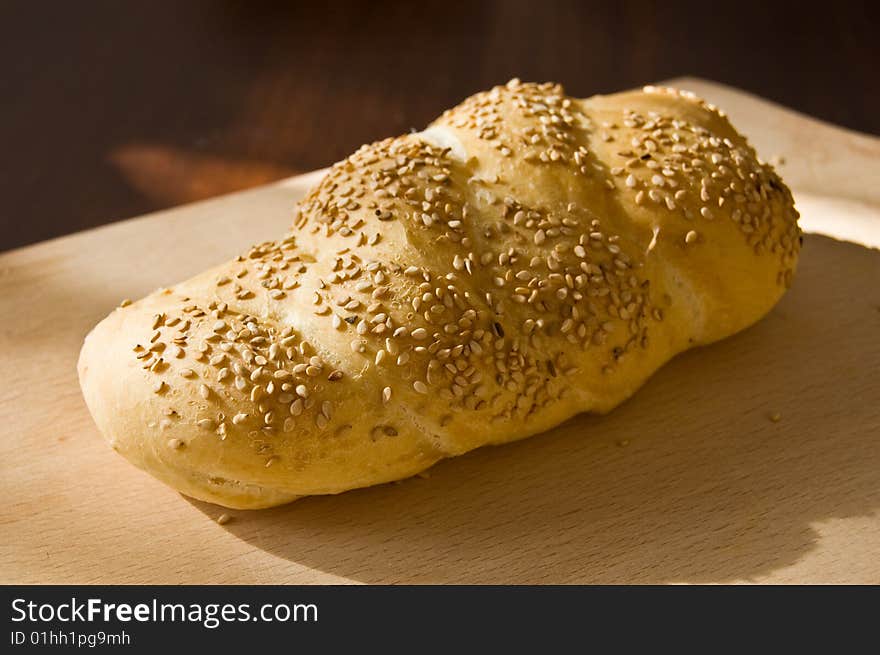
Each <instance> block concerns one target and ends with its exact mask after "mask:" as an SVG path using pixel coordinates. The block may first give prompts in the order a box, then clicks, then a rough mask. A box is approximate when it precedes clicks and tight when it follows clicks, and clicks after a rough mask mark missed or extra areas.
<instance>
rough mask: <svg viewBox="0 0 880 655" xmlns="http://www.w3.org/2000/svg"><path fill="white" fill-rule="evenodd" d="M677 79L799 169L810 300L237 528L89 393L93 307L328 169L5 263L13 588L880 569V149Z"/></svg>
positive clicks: (284, 217)
mask: <svg viewBox="0 0 880 655" xmlns="http://www.w3.org/2000/svg"><path fill="white" fill-rule="evenodd" d="M674 83H675V84H676V85H677V86H680V87H683V88H687V89H690V90H693V91H695V92H697V93H699V94H700V95H703V96H704V97H706V98H708V99H710V100H712V101H714V102H716V103H717V104H718V105H719V106H721V107H722V108H724V109H725V110H726V111H727V112H728V113H729V114H730V115H731V118H732V120H733V122H734V124H735V125H736V126H737V127H738V128H740V129H741V130H742V131H743V132H745V133H746V134H747V135H749V136H750V138H751V140H752V142H753V143H754V144H755V145H756V146H757V148H758V150H759V152H760V153H761V154H762V156H763V157H764V158H766V159H769V158H771V157H774V156H782V157H784V158H785V164H783V165H782V166H781V167H780V168H781V171H782V174H783V177H784V178H785V179H786V181H787V182H788V183H789V184H790V185H791V186H792V187H793V188H794V189H795V197H796V199H797V203H798V207H799V209H800V210H801V213H802V214H803V217H804V218H803V221H804V223H803V224H804V226H805V227H806V229H807V230H808V231H809V232H811V234H808V235H807V236H806V239H805V243H804V249H803V253H802V258H801V266H800V271H799V273H798V275H797V277H796V279H795V283H794V286H793V288H792V290H791V292H790V293H789V294H788V295H787V296H786V297H785V298H784V299H783V301H782V302H781V303H780V304H779V306H778V307H777V308H776V309H775V310H774V311H773V312H772V314H771V315H770V316H768V317H767V318H766V319H765V320H763V321H762V322H761V323H759V324H758V325H757V326H755V327H754V328H752V329H750V330H748V331H746V332H744V333H742V334H740V335H738V336H735V337H733V338H731V339H729V340H726V341H724V342H722V343H719V344H717V345H714V346H711V347H708V348H703V349H699V350H696V351H690V352H688V353H686V354H685V355H683V356H680V357H678V358H676V359H675V360H674V361H673V362H671V363H670V364H669V365H667V366H666V367H664V368H663V369H662V370H661V371H660V372H658V373H657V374H656V375H655V376H654V377H653V378H652V379H651V380H650V381H649V382H648V384H647V385H646V386H645V387H644V388H643V389H642V390H641V391H640V392H639V393H638V394H637V395H636V396H635V397H633V398H632V399H631V400H630V401H628V402H627V403H625V404H624V405H623V406H622V407H620V408H618V409H617V410H616V411H614V412H613V413H611V414H610V415H608V416H605V417H595V416H580V417H577V418H575V419H573V420H571V421H569V422H568V423H566V424H565V425H563V426H561V427H559V428H557V429H555V430H552V431H550V432H548V433H547V434H544V435H541V436H539V437H534V438H532V439H528V440H526V441H523V442H519V443H515V444H511V445H507V446H502V447H495V448H484V449H481V450H478V451H476V452H473V453H471V454H469V455H466V456H464V457H459V458H456V459H453V460H447V461H445V462H442V463H440V464H438V465H437V466H435V467H434V468H433V469H431V470H430V471H429V474H428V475H426V476H425V477H419V478H413V479H411V480H407V481H404V482H402V483H398V484H392V485H384V486H380V487H374V488H370V489H365V490H360V491H354V492H349V493H346V494H343V495H340V496H335V497H316V498H308V499H304V500H300V501H297V502H295V503H293V504H291V505H289V506H286V507H282V508H277V509H273V510H265V511H259V512H230V514H231V515H232V516H233V518H232V520H231V521H230V522H229V523H227V524H226V525H223V526H221V525H218V524H217V523H216V522H215V519H216V518H217V517H218V516H219V515H220V514H221V513H222V510H220V509H219V508H217V507H214V506H211V505H207V504H204V503H199V502H195V501H191V500H187V499H186V498H184V497H182V496H180V495H178V494H176V493H175V492H174V491H172V490H171V489H168V488H166V487H164V486H163V485H161V484H160V483H158V482H156V481H155V480H153V479H152V478H150V477H149V476H147V475H146V474H144V473H141V472H139V471H137V470H136V469H134V468H133V467H132V466H130V465H129V464H128V463H126V462H125V461H124V460H123V459H122V458H120V457H119V456H118V455H116V454H115V453H113V452H112V451H111V450H110V448H109V447H107V446H106V445H105V444H104V442H103V440H102V439H100V437H99V436H98V434H97V431H96V429H95V428H94V426H93V425H92V422H91V419H90V418H89V416H88V413H87V411H86V408H85V405H84V403H83V401H82V399H81V397H80V392H79V388H78V385H77V381H76V371H75V363H76V356H77V353H78V351H79V347H80V343H81V341H82V338H83V336H84V335H85V333H86V332H87V331H88V330H89V329H90V328H91V327H92V326H93V325H94V324H95V323H96V322H97V321H99V320H100V319H101V318H102V317H103V316H104V315H106V314H107V313H108V312H109V311H110V310H111V309H112V308H113V307H114V306H115V305H116V304H117V303H118V302H119V301H120V300H121V299H122V298H124V297H131V298H135V297H138V296H141V295H143V294H146V293H148V292H149V291H151V290H152V289H154V288H156V287H159V286H163V285H166V284H171V283H173V282H175V281H178V280H180V279H182V278H185V277H187V276H189V275H191V274H193V273H196V272H198V271H200V270H201V269H203V268H205V267H207V266H209V265H211V264H213V263H216V262H219V261H222V260H223V259H224V258H227V257H230V256H233V255H235V254H237V253H238V252H240V251H242V250H244V248H245V247H246V246H247V245H248V244H250V243H254V242H257V241H260V240H263V239H268V238H272V237H275V236H277V235H278V234H279V233H281V231H282V230H283V229H284V228H285V227H286V226H287V224H288V223H289V220H290V215H291V212H290V210H291V208H292V206H293V203H294V202H295V200H296V199H297V198H298V197H299V196H300V195H301V194H302V193H303V191H304V190H305V189H306V188H307V187H308V186H309V185H310V184H312V183H313V182H314V181H315V180H316V179H317V177H316V176H317V175H318V174H310V175H307V176H303V177H298V178H293V179H291V180H287V181H285V182H282V183H279V184H276V185H271V186H268V187H263V188H260V189H257V190H253V191H248V192H244V193H240V194H235V195H232V196H225V197H221V198H218V199H215V200H210V201H207V202H203V203H199V204H196V205H190V206H187V207H181V208H178V209H174V210H170V211H165V212H161V213H158V214H153V215H150V216H146V217H143V218H139V219H134V220H130V221H126V222H123V223H117V224H115V225H111V226H108V227H103V228H99V229H96V230H92V231H89V232H84V233H80V234H76V235H73V236H69V237H64V238H61V239H57V240H54V241H49V242H45V243H42V244H38V245H35V246H32V247H28V248H24V249H21V250H17V251H12V252H8V253H5V254H2V255H0V316H2V320H3V323H2V328H0V371H2V395H0V493H2V496H3V503H2V505H0V582H2V583H347V582H366V583H377V582H378V583H444V582H458V583H666V582H692V583H693V582H696V583H701V582H741V581H742V582H798V583H800V582H851V583H869V582H870V583H880V557H878V556H877V553H880V378H878V373H880V338H878V337H880V251H878V250H877V249H876V248H877V247H878V246H880V185H878V184H877V182H878V180H880V139H875V138H871V137H867V136H863V135H858V134H855V133H852V132H848V131H845V130H841V129H838V128H835V127H832V126H829V125H824V124H821V123H819V122H817V121H814V120H812V119H809V118H807V117H804V116H801V115H798V114H796V113H794V112H791V111H788V110H785V109H782V108H780V107H777V106H774V105H772V104H770V103H767V102H765V101H763V100H760V99H757V98H754V97H751V96H748V95H746V94H743V93H741V92H738V91H735V90H733V89H729V88H726V87H722V86H719V85H716V84H712V83H708V82H705V81H701V80H696V79H680V80H675V81H674ZM853 101H858V98H857V97H855V98H853ZM46 192H47V193H51V190H47V191H46ZM776 414H778V415H779V420H778V421H773V420H771V418H770V417H771V416H773V415H776Z"/></svg>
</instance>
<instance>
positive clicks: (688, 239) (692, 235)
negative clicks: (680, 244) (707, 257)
mask: <svg viewBox="0 0 880 655" xmlns="http://www.w3.org/2000/svg"><path fill="white" fill-rule="evenodd" d="M697 236H698V235H697V233H696V232H695V231H694V230H690V231H689V232H688V233H687V234H685V235H684V242H685V243H694V242H695V241H696V240H697Z"/></svg>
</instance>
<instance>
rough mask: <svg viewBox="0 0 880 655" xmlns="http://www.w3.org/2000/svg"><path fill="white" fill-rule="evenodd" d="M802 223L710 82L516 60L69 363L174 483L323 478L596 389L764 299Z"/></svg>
mask: <svg viewBox="0 0 880 655" xmlns="http://www.w3.org/2000/svg"><path fill="white" fill-rule="evenodd" d="M798 236H799V234H798V228H797V213H796V212H795V210H794V208H793V203H792V198H791V194H790V192H789V191H788V189H787V188H786V187H785V186H784V184H783V183H782V182H781V181H780V180H779V178H778V177H777V176H776V174H775V173H774V172H773V171H772V169H771V168H770V167H769V166H767V165H765V164H762V163H761V162H759V161H758V160H757V157H756V155H755V153H754V151H753V150H752V148H751V147H749V146H748V144H747V143H746V142H745V140H744V139H743V138H742V137H741V136H740V135H738V134H737V133H736V132H735V131H734V129H733V128H732V127H731V126H730V124H729V122H728V121H727V120H726V118H725V117H724V116H723V115H722V114H721V113H720V112H718V111H717V110H716V109H715V108H714V107H711V106H710V105H708V104H706V103H705V102H703V101H700V100H698V99H696V98H693V97H692V96H688V95H686V94H681V93H679V92H676V91H672V90H665V89H647V90H646V91H644V92H634V93H624V94H616V95H612V96H604V97H603V96H597V97H594V98H589V99H587V100H577V99H573V98H568V97H567V96H565V95H564V93H563V91H562V89H561V87H559V86H558V85H551V84H545V85H534V84H521V83H519V82H518V81H516V80H514V81H512V82H510V83H509V84H507V85H506V86H503V87H497V88H495V89H492V90H491V91H488V92H486V93H481V94H477V95H476V96H473V97H472V98H469V99H467V100H466V101H465V102H464V103H462V104H461V105H459V106H458V107H456V108H455V109H452V110H450V111H447V112H446V113H444V114H443V116H441V117H440V118H439V119H438V120H437V121H436V122H435V123H434V124H433V125H432V126H431V127H430V128H429V129H428V130H426V131H425V132H423V133H420V134H412V135H406V136H402V137H397V138H394V139H387V140H385V141H381V142H378V143H375V144H371V145H368V146H364V147H362V148H361V149H360V150H358V152H356V153H355V154H354V155H352V156H351V157H349V158H348V159H346V160H345V161H343V162H340V163H339V164H336V165H335V166H334V167H333V168H332V169H331V171H330V172H329V173H328V175H327V176H326V177H325V178H324V179H323V180H322V181H321V182H320V183H319V184H318V186H317V187H316V188H315V189H314V190H313V191H312V192H311V193H310V194H309V195H308V197H306V198H305V199H304V200H303V201H302V202H301V203H300V206H299V208H298V210H297V215H296V218H295V220H294V228H293V230H292V231H291V232H290V234H288V235H287V236H286V237H285V238H284V239H282V240H281V241H278V242H272V243H265V244H261V245H258V246H255V247H253V248H252V249H250V250H249V251H248V252H247V253H246V254H245V255H243V256H242V257H239V258H238V259H237V260H235V261H233V262H230V263H228V264H225V265H222V266H220V267H218V268H216V269H213V270H212V271H208V272H206V273H204V274H202V275H199V276H197V277H195V278H193V279H191V280H189V281H187V282H183V283H181V284H179V285H177V286H176V287H174V288H173V289H169V290H163V291H159V292H156V293H154V294H152V295H150V296H148V297H147V298H145V299H143V300H141V301H139V302H137V303H134V304H132V305H130V306H127V307H124V308H119V309H117V310H116V311H115V312H114V313H113V314H111V315H110V316H109V317H108V318H107V319H105V320H104V321H103V322H102V323H101V324H100V325H98V326H97V327H96V328H95V330H94V331H93V332H92V333H91V334H90V335H89V337H88V338H87V339H86V343H85V345H84V347H83V351H82V354H81V357H80V379H81V383H82V387H83V391H84V394H85V396H86V400H87V402H88V404H89V407H90V409H91V411H92V414H93V416H94V417H95V420H96V422H97V423H98V426H99V427H100V429H101V431H102V432H103V433H104V434H105V435H106V436H107V438H108V439H109V440H110V441H111V443H113V444H114V447H115V448H116V449H117V450H119V451H120V452H121V453H122V454H124V455H125V456H126V457H128V458H129V459H130V460H132V461H133V462H134V463H135V464H137V465H138V466H141V467H142V468H144V469H146V470H148V471H150V472H151V473H153V474H154V475H156V476H157V477H159V478H160V479H162V480H164V481H165V482H167V483H169V484H171V485H172V486H174V487H176V488H177V489H179V490H181V491H182V492H184V493H186V494H188V495H191V496H194V497H197V498H202V499H205V500H210V501H212V502H216V503H219V504H223V505H227V506H230V507H263V506H270V505H275V504H279V503H282V502H287V501H289V500H292V499H293V498H295V497H298V496H302V495H309V494H324V493H337V492H340V491H345V490H347V489H351V488H355V487H361V486H366V485H371V484H376V483H380V482H386V481H390V480H395V479H400V478H403V477H407V476H409V475H413V474H414V473H417V472H419V471H421V470H423V469H424V468H427V467H428V466H430V465H431V464H433V463H434V462H436V461H437V460H438V459H440V458H442V457H446V456H449V455H454V454H459V453H462V452H465V451H467V450H470V449H472V448H475V447H478V446H481V445H485V444H489V443H502V442H505V441H510V440H513V439H519V438H522V437H526V436H529V435H532V434H536V433H538V432H541V431H543V430H545V429H547V428H549V427H551V426H553V425H555V424H557V423H559V422H561V421H563V420H565V419H566V418H569V417H570V416H572V415H573V414H575V413H578V412H582V411H596V412H605V411H608V410H610V409H611V408H613V407H614V406H615V405H617V404H619V403H620V402H622V401H623V400H625V399H626V398H627V397H629V396H630V395H631V394H632V393H633V392H634V391H635V390H636V389H637V388H638V387H639V386H640V385H641V384H642V383H643V382H644V381H645V380H646V379H647V377H648V376H649V375H650V374H651V373H653V371H655V370H656V369H657V368H658V367H659V366H661V365H662V364H663V363H664V362H666V361H667V360H668V359H670V358H671V357H672V356H674V355H675V354H676V353H678V352H680V351H682V350H684V349H687V348H688V347H690V346H693V345H696V344H702V343H708V342H711V341H714V340H717V339H720V338H723V337H725V336H728V335H729V334H732V333H734V332H736V331H738V330H741V329H743V328H744V327H747V326H748V325H750V324H752V323H754V322H755V321H756V320H758V319H759V318H760V317H761V316H763V315H764V314H765V313H766V312H767V311H769V309H770V308H771V307H772V306H773V305H774V304H775V303H776V301H777V300H778V299H779V297H780V296H781V295H782V293H783V292H784V290H785V288H786V287H787V286H788V285H789V284H790V282H791V276H792V274H793V271H794V267H795V264H796V260H797V254H798V248H799V242H798Z"/></svg>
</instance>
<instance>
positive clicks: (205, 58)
mask: <svg viewBox="0 0 880 655" xmlns="http://www.w3.org/2000/svg"><path fill="white" fill-rule="evenodd" d="M878 5H880V3H874V2H859V3H855V2H849V3H848V2H833V3H827V4H826V3H823V5H822V7H823V8H822V9H821V10H813V9H811V3H807V2H804V3H772V2H764V3H758V2H724V3H712V2H706V1H705V0H704V1H703V2H656V3H650V2H609V3H602V4H600V3H588V2H553V1H550V0H544V1H542V2H524V1H509V2H501V1H494V2H454V1H452V0H446V1H444V2H432V1H428V0H422V1H413V2H346V1H343V0H333V1H331V2H326V3H294V2H284V3H281V2H279V3H266V2H254V1H251V2H247V1H244V0H224V1H215V2H194V1H189V2H184V1H179V2H159V1H152V2H146V1H140V2H134V1H128V2H120V1H117V2H85V1H83V2H67V1H56V2H8V1H7V2H0V157H2V163H0V220H2V225H0V250H3V249H7V248H13V247H16V246H21V245H24V244H27V243H32V242H35V241H39V240H42V239H47V238H50V237H53V236H58V235H61V234H65V233H68V232H73V231H76V230H80V229H84V228H88V227H92V226H95V225H100V224H102V223H107V222H110V221H113V220H118V219H121V218H126V217H130V216H134V215H137V214H141V213H144V212H148V211H151V210H155V209H160V208H163V207H169V206H173V205H176V204H180V203H183V202H188V201H191V200H196V199H200V198H204V197H208V196H211V195H216V194H219V193H224V192H227V191H232V190H235V189H240V188H244V187H247V186H253V185H255V184H260V183H264V182H269V181H271V180H274V179H278V178H280V177H284V176H287V175H292V174H295V173H300V172H305V171H309V170H312V169H315V168H319V167H322V166H326V165H328V164H330V163H332V162H334V161H336V160H338V159H340V158H342V157H344V156H345V155H347V154H348V153H350V152H351V151H352V150H354V149H355V148H356V147H357V146H359V145H360V144H361V143H364V142H367V141H372V140H375V139H378V138H381V137H385V136H390V135H393V134H397V133H400V132H402V131H406V130H408V129H409V128H411V127H421V126H423V125H425V124H426V123H427V122H429V121H430V120H431V119H432V118H433V117H434V116H436V115H437V114H439V113H440V112H441V111H442V110H443V109H445V108H447V107H450V106H452V105H453V104H455V103H456V102H458V101H459V100H461V99H462V98H464V97H465V96H467V95H469V94H471V93H473V92H474V91H477V90H480V89H483V88H487V87H489V86H491V85H493V84H497V83H501V82H505V81H506V80H507V79H509V78H510V77H513V76H519V77H521V78H523V79H525V80H535V81H545V80H554V81H559V82H562V83H563V84H564V85H565V86H566V90H567V91H568V92H569V93H571V94H572V95H577V96H587V95H591V94H593V93H599V92H610V91H615V90H619V89H623V88H627V87H633V86H639V85H642V84H645V83H649V82H652V81H657V80H662V79H664V78H669V77H673V76H677V75H685V74H688V75H697V76H701V77H706V78H709V79H713V80H717V81H720V82H725V83H728V84H731V85H734V86H738V87H740V88H743V89H746V90H749V91H752V92H754V93H756V94H759V95H762V96H764V97H766V98H770V99H772V100H775V101H777V102H780V103H782V104H785V105H788V106H790V107H793V108H795V109H798V110H800V111H802V112H805V113H808V114H812V115H814V116H817V117H820V118H822V119H825V120H827V121H831V122H833V123H838V124H840V125H844V126H846V127H850V128H853V129H857V130H861V131H865V132H871V133H874V134H880V111H878V99H880V83H878V78H880V73H878V64H880V48H878V46H877V41H878V27H880V11H878V9H877V6H878Z"/></svg>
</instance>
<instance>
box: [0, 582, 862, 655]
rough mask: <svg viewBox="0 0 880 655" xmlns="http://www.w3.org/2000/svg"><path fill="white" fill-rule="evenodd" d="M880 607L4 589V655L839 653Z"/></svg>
mask: <svg viewBox="0 0 880 655" xmlns="http://www.w3.org/2000/svg"><path fill="white" fill-rule="evenodd" d="M877 601H878V592H877V588H876V587H853V588H842V587H838V588H830V587H826V588H804V587H800V588H799V587H762V588H748V587H739V588H736V587H461V586H448V587H358V586H353V587H326V586H325V587H228V586H217V587H208V586H202V587H165V586H156V587H121V586H116V587H111V586H79V587H54V586H53V587H4V588H3V589H2V602H3V605H4V610H3V613H4V615H5V617H6V634H5V635H4V636H3V639H2V642H0V643H2V644H3V645H2V646H0V652H7V653H16V652H29V651H33V650H34V649H39V650H43V649H45V648H52V649H54V650H63V649H87V650H89V649H95V648H102V649H103V648H114V649H123V650H126V651H130V652H156V651H157V649H159V648H163V649H165V648H176V647H184V646H188V645H190V644H192V645H193V646H196V645H197V646H198V648H199V652H204V651H203V650H202V649H207V648H212V649H219V650H218V652H220V651H222V652H226V651H229V650H232V649H246V652H252V651H254V650H256V649H257V648H259V649H260V650H266V651H269V650H277V649H278V648H282V649H283V650H284V652H307V651H308V650H311V649H313V648H317V649H320V650H321V652H335V651H336V650H338V649H340V648H342V647H346V648H352V647H360V648H363V647H368V648H369V649H370V651H369V652H372V651H373V650H376V649H379V648H381V649H382V650H383V651H390V652H397V651H403V650H406V651H411V650H413V649H418V650H422V649H423V647H425V646H429V647H430V648H429V650H434V649H435V648H439V647H442V648H454V649H455V652H458V651H461V650H463V651H465V652H470V651H471V650H474V649H475V648H476V646H477V642H474V641H473V639H474V638H475V636H478V637H479V639H480V641H479V643H490V644H491V645H492V648H491V649H490V652H497V651H498V650H499V649H500V648H501V647H502V646H513V647H515V648H516V650H517V651H521V650H536V651H538V652H555V651H557V650H571V646H578V644H579V646H578V647H577V650H578V651H582V650H593V648H592V646H598V645H599V644H600V643H605V644H609V643H613V644H614V645H615V646H616V648H615V650H616V649H617V648H626V647H627V646H635V645H636V644H637V643H639V644H645V643H646V642H647V643H648V644H649V645H658V646H659V645H664V644H665V645H675V646H676V647H685V646H695V647H700V646H702V647H704V648H708V647H712V648H714V647H715V646H721V645H728V646H729V645H733V644H737V643H739V644H740V645H741V646H742V647H744V648H749V649H751V648H753V647H755V646H757V645H766V640H767V639H768V637H770V636H772V635H775V636H776V637H777V638H779V637H781V638H782V639H783V641H782V643H784V644H786V645H788V646H791V645H793V643H795V642H799V641H803V640H806V641H807V642H808V643H809V644H810V645H812V646H817V645H819V643H821V640H822V639H826V638H827V639H828V640H829V641H828V643H827V645H828V647H832V648H833V649H834V650H835V651H839V649H840V648H841V647H843V646H844V645H845V644H847V643H850V644H853V645H855V644H857V643H859V641H860V635H864V636H865V638H866V639H868V640H869V641H867V642H863V643H865V645H867V644H870V643H873V642H874V640H875V635H874V633H873V624H874V621H875V616H876V607H877ZM832 628H833V629H832ZM706 635H711V638H710V640H709V641H708V642H707V641H706ZM486 639H488V640H489V641H488V642H486V641H485V640H486ZM852 640H856V641H852ZM601 650H602V651H604V650H605V649H601Z"/></svg>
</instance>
